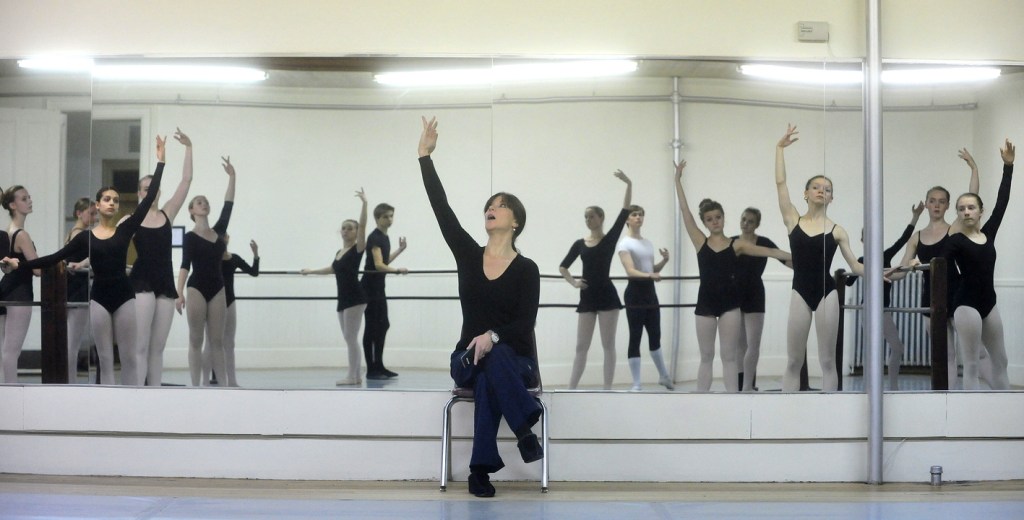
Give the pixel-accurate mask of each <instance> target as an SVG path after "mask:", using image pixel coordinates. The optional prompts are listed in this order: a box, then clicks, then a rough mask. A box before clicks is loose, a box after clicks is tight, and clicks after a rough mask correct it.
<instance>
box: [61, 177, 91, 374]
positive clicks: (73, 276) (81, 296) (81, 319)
mask: <svg viewBox="0 0 1024 520" xmlns="http://www.w3.org/2000/svg"><path fill="white" fill-rule="evenodd" d="M95 222H96V205H95V204H93V202H92V200H90V199H89V197H82V198H80V199H78V201H77V202H75V225H74V226H72V227H71V230H70V231H68V236H67V239H66V240H65V241H64V245H67V244H68V242H71V239H72V238H75V236H76V235H78V234H79V233H81V232H83V231H89V229H90V228H91V227H92V226H93V224H94V223H95ZM88 255H89V253H88V251H86V252H84V253H79V254H78V255H76V256H73V257H70V258H68V260H67V261H68V262H69V264H70V263H74V264H78V263H80V262H82V261H83V260H85V259H86V258H89V256H88ZM67 278H68V297H67V300H68V303H72V302H75V303H88V301H89V270H88V268H85V269H71V268H70V267H68V270H67ZM88 326H89V307H69V308H68V383H71V384H74V383H77V382H78V349H79V347H80V346H81V344H82V340H83V339H85V332H86V327H88Z"/></svg>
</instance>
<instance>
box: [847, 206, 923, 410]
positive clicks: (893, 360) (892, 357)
mask: <svg viewBox="0 0 1024 520" xmlns="http://www.w3.org/2000/svg"><path fill="white" fill-rule="evenodd" d="M910 211H911V213H912V214H913V215H914V216H913V218H911V220H910V224H907V227H906V229H904V230H903V234H902V235H900V237H899V238H898V239H896V242H894V243H893V244H892V245H891V246H889V248H888V249H886V250H885V251H883V252H882V267H883V268H885V269H888V268H889V266H890V265H892V259H893V258H894V257H895V256H896V253H899V252H900V249H903V246H904V245H906V244H907V242H908V241H909V240H910V237H911V236H912V235H913V234H914V229H915V228H917V220H918V219H919V218H920V217H921V213H922V212H923V211H924V202H919V203H918V204H917V206H911V208H910ZM860 241H861V242H864V232H863V231H861V238H860ZM857 261H858V262H861V263H863V262H864V257H863V256H862V257H860V258H858V259H857ZM856 281H857V278H855V277H850V278H847V279H846V285H847V286H852V285H853V284H854V283H855V282H856ZM891 303H892V282H890V281H888V280H882V307H883V309H888V308H889V306H890V305H891ZM882 334H883V335H884V336H885V342H886V343H888V344H889V357H888V358H887V359H886V367H888V372H889V389H890V390H899V375H900V363H901V361H902V360H903V351H904V345H903V340H902V339H900V331H899V329H897V328H896V322H895V321H894V320H893V317H892V313H891V312H889V311H888V310H886V311H885V313H884V314H883V316H882Z"/></svg>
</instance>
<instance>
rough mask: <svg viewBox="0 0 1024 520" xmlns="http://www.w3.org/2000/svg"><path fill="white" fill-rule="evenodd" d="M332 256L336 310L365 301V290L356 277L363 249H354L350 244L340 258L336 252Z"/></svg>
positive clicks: (339, 310)
mask: <svg viewBox="0 0 1024 520" xmlns="http://www.w3.org/2000/svg"><path fill="white" fill-rule="evenodd" d="M364 251H365V250H364ZM339 253H340V251H339ZM334 257H335V258H334V262H331V270H332V271H334V283H335V285H336V286H337V287H338V307H337V311H338V312H341V311H343V310H345V309H347V308H349V307H353V306H356V305H362V304H364V303H366V292H365V291H363V286H362V284H360V283H359V279H358V276H359V264H360V261H361V260H362V259H363V251H356V246H352V247H350V248H348V250H346V251H345V253H344V254H342V255H341V257H340V258H338V255H337V254H335V255H334Z"/></svg>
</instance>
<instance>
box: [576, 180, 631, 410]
mask: <svg viewBox="0 0 1024 520" xmlns="http://www.w3.org/2000/svg"><path fill="white" fill-rule="evenodd" d="M615 177H617V178H618V179H619V180H621V181H622V182H625V183H626V197H625V200H624V201H623V203H622V211H620V212H619V217H618V218H617V219H615V223H614V224H612V229H611V230H610V231H609V232H608V234H607V235H606V234H605V233H604V210H603V209H601V208H599V207H597V206H591V207H589V208H587V209H586V210H585V211H584V212H583V219H584V220H585V221H586V223H587V228H589V229H590V236H589V237H587V238H581V239H579V240H577V241H576V242H573V244H572V247H571V248H569V254H567V255H565V259H564V260H562V264H561V265H560V266H559V267H558V272H560V273H562V277H563V278H565V281H567V282H569V284H570V285H572V286H573V287H575V288H577V289H579V290H580V303H579V306H577V307H576V312H577V313H578V314H579V320H578V322H577V324H576V357H575V359H574V360H573V363H572V374H571V375H570V376H569V389H570V390H571V389H574V388H576V387H577V385H579V382H580V378H581V377H582V376H583V370H584V369H585V368H586V367H587V351H588V350H590V341H591V340H592V339H593V337H594V325H595V324H597V323H598V322H600V323H601V346H602V347H603V349H604V389H605V390H611V388H612V381H613V380H614V379H615V361H616V360H615V328H616V325H617V324H618V322H619V310H620V309H622V302H621V301H619V293H618V292H617V291H616V290H615V284H613V283H612V280H611V278H610V277H609V276H608V271H609V269H611V264H612V257H613V256H614V255H615V244H616V243H617V242H618V241H619V236H620V235H621V234H622V228H623V226H625V225H626V218H628V217H629V203H630V199H631V198H632V194H633V183H632V182H631V181H630V180H629V177H626V174H625V173H622V170H617V171H616V172H615ZM577 257H579V259H580V260H581V261H582V262H583V276H582V277H581V278H579V279H576V278H573V277H572V274H570V273H569V266H571V265H572V263H573V262H575V261H576V258H577Z"/></svg>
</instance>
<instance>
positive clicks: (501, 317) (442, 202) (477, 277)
mask: <svg viewBox="0 0 1024 520" xmlns="http://www.w3.org/2000/svg"><path fill="white" fill-rule="evenodd" d="M420 170H421V172H422V174H423V185H424V187H425V188H426V190H427V197H428V198H429V199H430V207H431V208H432V209H433V210H434V216H435V217H436V218H437V223H438V225H439V226H440V227H441V234H442V235H443V236H444V241H445V243H447V244H448V248H449V249H451V251H452V255H454V256H455V264H456V265H457V266H458V271H459V303H460V305H461V306H462V332H461V334H460V336H459V341H458V343H456V344H455V349H454V352H461V351H462V350H464V349H465V348H466V346H468V345H469V341H470V340H471V339H473V338H474V337H476V336H479V335H481V334H483V333H484V332H487V331H488V330H491V331H494V332H495V333H497V334H498V336H499V337H500V338H501V342H502V343H505V344H508V345H509V346H510V347H512V349H513V350H514V351H515V353H516V354H517V355H520V356H533V355H534V344H533V330H534V324H535V323H536V321H537V308H538V305H539V303H540V271H539V270H538V269H537V264H536V263H534V262H533V260H530V259H529V258H526V257H525V256H523V255H516V257H515V258H513V259H512V262H511V263H510V264H509V265H508V267H507V268H506V269H505V272H504V273H502V274H501V276H499V277H498V278H496V279H494V280H489V279H488V278H487V276H486V275H484V248H483V247H482V246H480V245H479V244H477V243H476V241H475V240H473V237H472V236H470V235H469V233H467V232H466V230H465V229H463V228H462V226H461V225H460V224H459V219H458V217H456V216H455V212H454V211H452V208H451V206H450V205H449V204H448V198H447V196H446V195H445V192H444V187H443V186H442V185H441V180H440V179H439V178H438V176H437V171H436V170H435V169H434V162H433V161H432V160H431V159H430V156H426V157H420Z"/></svg>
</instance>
